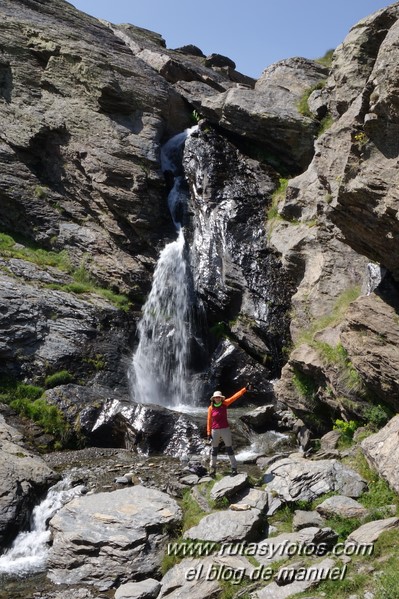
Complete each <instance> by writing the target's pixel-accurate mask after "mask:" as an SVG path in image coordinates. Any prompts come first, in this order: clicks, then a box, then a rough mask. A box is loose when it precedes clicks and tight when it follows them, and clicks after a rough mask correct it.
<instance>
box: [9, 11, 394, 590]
mask: <svg viewBox="0 0 399 599" xmlns="http://www.w3.org/2000/svg"><path fill="white" fill-rule="evenodd" d="M0 17H1V19H0V49H1V53H0V172H1V175H0V332H1V335H0V338H1V341H0V376H1V378H0V385H1V388H0V399H1V401H2V402H4V404H5V403H8V404H10V402H12V409H10V408H9V407H6V406H5V405H4V404H1V412H2V413H4V414H5V416H6V418H7V419H8V420H9V421H12V422H13V423H14V424H15V425H16V426H18V427H20V426H21V422H20V420H18V418H17V415H16V412H15V411H13V410H17V411H18V412H19V413H22V414H23V416H24V417H26V416H29V417H31V418H34V419H36V420H39V422H40V426H41V427H42V428H43V427H44V430H45V433H46V434H43V430H42V428H39V429H38V428H36V427H35V426H33V425H31V424H29V426H28V427H25V433H29V435H30V439H29V440H30V443H31V444H32V443H33V445H34V446H35V447H36V448H38V447H39V448H40V449H41V451H43V450H45V448H46V446H47V448H49V447H54V444H55V442H56V441H55V438H57V443H58V444H60V443H61V444H64V446H65V445H68V444H69V445H71V444H73V445H74V446H75V447H76V446H79V444H81V445H85V444H86V445H87V444H88V445H94V446H99V447H118V448H125V449H126V448H129V449H130V448H134V449H135V451H136V452H138V453H141V452H145V453H148V452H149V453H151V452H155V453H159V452H164V453H166V454H169V455H176V454H177V453H179V452H181V451H182V441H181V440H182V439H183V444H184V445H185V449H186V450H187V451H190V452H193V453H194V452H195V453H201V452H204V451H205V449H204V440H203V436H204V418H203V417H201V416H200V417H199V418H198V419H197V420H195V419H192V418H188V417H186V416H181V415H179V414H176V413H172V412H170V411H168V410H166V409H161V408H157V407H146V406H140V405H136V404H134V403H133V402H132V399H133V400H134V386H133V388H132V387H130V388H129V380H128V376H127V373H128V370H129V364H130V361H131V356H132V352H133V351H134V348H135V346H136V343H137V323H138V320H139V318H140V315H141V308H142V307H143V304H144V301H145V298H146V297H147V295H148V292H149V290H150V288H151V281H152V275H153V272H154V268H155V265H156V261H157V258H158V255H159V252H160V251H161V250H162V248H163V247H164V246H165V244H166V243H167V242H169V241H171V240H173V239H174V238H175V235H176V233H175V230H174V226H173V222H172V219H171V217H170V214H169V211H168V207H167V196H168V192H169V191H170V186H171V177H170V173H169V172H163V168H162V164H161V147H162V145H163V143H165V142H166V141H167V140H168V139H170V138H171V137H172V136H173V135H174V134H177V133H179V132H181V131H182V130H184V129H185V128H187V127H189V126H190V125H192V124H193V122H198V125H199V126H198V129H197V130H196V131H195V133H193V134H192V135H191V136H190V137H189V138H188V140H187V141H186V144H185V148H184V152H183V153H182V156H181V159H182V173H183V174H184V176H185V180H186V184H187V188H188V191H189V201H188V206H187V209H186V212H185V222H184V228H185V234H186V236H187V244H186V245H187V247H186V253H187V256H188V263H189V265H190V269H191V272H190V276H191V279H192V290H191V291H192V292H193V295H192V306H191V307H192V312H193V315H194V323H193V327H192V330H191V331H190V334H191V337H190V340H189V345H190V347H191V348H192V352H191V358H190V369H191V371H192V373H193V375H195V381H196V387H195V388H196V389H197V390H198V397H197V398H196V399H198V401H199V403H200V404H201V403H202V404H204V403H206V401H207V398H208V395H209V392H210V391H211V390H213V389H214V388H215V387H221V388H222V389H223V391H224V392H225V393H226V395H227V394H229V393H230V392H234V391H235V390H236V389H237V388H239V387H240V386H242V385H243V384H245V382H246V381H247V380H251V381H252V382H253V383H254V385H255V387H256V393H254V394H253V395H252V396H251V398H250V399H251V401H252V402H253V403H256V404H258V405H259V406H260V407H264V404H268V405H267V406H266V408H267V411H266V412H265V413H267V414H268V415H270V414H271V415H272V420H273V423H277V424H276V426H277V427H280V428H281V429H282V430H286V428H287V427H288V428H290V429H291V430H293V431H294V432H295V433H298V436H299V440H300V441H301V444H302V447H303V448H305V449H308V448H309V446H310V445H311V437H312V435H313V437H318V436H320V435H321V434H322V433H324V432H326V431H328V430H330V429H331V428H332V426H333V424H334V422H335V421H336V420H337V419H340V420H344V421H350V420H356V421H357V422H358V423H362V424H367V423H369V425H370V426H373V427H374V428H375V427H379V426H381V425H382V424H384V423H385V422H386V421H387V419H388V418H389V417H390V416H391V415H392V413H393V412H394V411H395V410H396V409H397V406H398V405H399V396H398V391H399V363H398V357H397V355H398V340H399V317H398V312H399V304H398V299H397V298H398V285H399V278H398V277H399V273H398V266H397V264H398V260H397V258H398V256H397V251H398V250H397V248H398V243H397V237H398V232H397V221H398V199H397V193H396V180H397V156H398V143H397V129H398V115H397V100H396V98H397V88H398V85H399V76H398V73H397V63H398V61H397V46H398V43H397V41H398V35H399V33H398V23H399V3H395V4H392V5H391V6H388V7H387V8H386V9H382V10H380V11H378V12H377V13H375V14H373V15H371V16H369V17H367V18H365V19H364V20H363V21H361V22H360V23H359V24H357V25H356V26H354V27H353V29H352V30H351V31H350V32H349V34H348V37H347V38H346V39H345V40H344V41H343V43H342V44H341V45H340V46H339V47H338V48H337V49H336V50H335V51H334V54H333V57H332V63H331V64H330V65H329V64H321V63H320V62H317V61H311V60H308V59H304V58H290V59H287V60H283V61H281V62H279V63H277V64H275V65H271V66H270V67H268V68H267V69H266V70H265V71H264V73H263V74H262V76H261V77H260V79H259V80H258V81H254V80H252V79H251V78H249V77H246V76H245V75H243V74H241V73H238V72H237V71H236V70H235V65H234V62H233V61H232V60H231V59H229V58H227V57H224V56H220V55H210V56H204V55H203V53H202V52H201V50H200V49H199V48H196V47H195V46H187V47H184V48H179V49H175V50H171V49H168V48H167V47H166V43H165V41H164V40H163V38H162V37H161V36H160V35H159V34H157V33H153V32H150V31H146V30H143V29H140V28H138V27H135V26H134V25H130V24H129V25H114V24H111V23H107V22H103V21H98V20H96V19H94V18H92V17H89V16H87V15H84V14H83V13H80V12H79V11H77V10H76V9H75V8H73V7H72V6H71V5H70V4H68V3H67V2H64V1H63V0H54V1H53V2H51V3H46V2H41V1H37V0H24V1H23V2H17V1H16V0H3V2H2V4H1V7H0ZM54 408H57V410H55V411H54ZM266 408H265V409H266ZM291 412H292V413H293V414H292V413H291ZM60 414H62V415H63V418H64V421H63V425H62V426H61V425H60ZM284 414H285V415H286V414H290V415H289V417H288V416H287V418H288V420H289V425H287V420H284V418H285V416H284V417H283V416H282V415H284ZM296 417H300V418H301V419H302V420H301V421H298V420H297V419H296ZM46 419H47V420H46ZM266 420H267V418H266ZM24 422H25V424H26V422H31V421H26V420H25V421H24ZM243 422H244V421H243ZM244 424H245V422H244ZM262 426H263V428H262ZM262 426H261V427H260V429H259V430H258V429H257V428H256V427H254V428H253V429H251V430H250V429H248V427H247V428H246V424H245V426H244V425H242V423H241V424H240V425H239V427H238V428H239V429H240V427H241V429H240V431H239V432H240V434H241V435H242V438H243V439H245V440H246V441H249V440H250V441H252V440H253V438H254V434H255V433H256V434H257V433H259V432H260V433H263V432H265V430H268V429H269V428H270V427H266V428H265V425H264V424H263V425H262ZM391 426H393V425H391ZM393 428H395V427H393ZM390 430H391V429H389V430H388V433H389V431H390ZM392 430H393V429H392ZM9 434H10V433H9V431H8V432H7V431H6V432H5V433H4V444H3V445H4V447H3V446H2V448H1V451H2V452H3V454H4V455H3V456H2V459H3V462H4V464H3V466H4V469H5V472H6V471H7V468H8V460H9V455H13V456H14V457H15V456H16V454H18V450H17V449H16V448H15V447H14V446H13V445H12V443H14V442H15V439H16V438H17V437H15V436H14V440H13V439H11V438H9ZM13 434H14V433H13ZM15 434H16V433H15ZM29 435H27V434H25V438H24V439H22V438H21V437H18V443H19V444H22V443H25V444H26V442H27V438H28V436H29ZM388 437H389V440H386V438H385V437H384V436H383V437H382V444H383V446H385V447H389V443H391V442H392V438H391V437H390V436H389V434H388ZM179 440H180V441H179ZM377 446H378V443H377V444H376V445H375V446H373V444H372V443H371V442H370V445H367V444H365V445H364V451H365V453H366V455H367V457H368V459H369V460H370V462H371V463H372V464H373V466H374V467H376V468H377V469H378V468H379V464H381V474H382V475H383V476H384V477H385V478H387V480H388V481H389V483H390V484H391V486H393V487H395V485H396V481H392V474H391V469H390V467H387V466H386V459H387V455H389V451H384V450H381V448H379V449H378V451H377V449H376V448H377ZM23 452H27V449H26V445H25V446H24V447H23ZM30 459H33V457H31V454H29V455H28V453H26V454H25V453H24V458H23V460H28V461H29V460H30ZM23 460H21V463H20V464H19V463H18V459H17V460H16V462H15V463H16V464H18V466H19V469H20V472H21V474H20V476H19V479H21V477H22V478H23V480H24V481H25V479H26V468H25V466H24V461H23ZM12 463H13V464H14V462H12ZM29 463H30V462H29ZM15 467H16V466H15ZM33 469H34V472H35V473H36V474H37V476H36V474H35V477H32V480H29V481H28V483H27V484H25V483H24V485H23V487H24V489H25V490H24V493H23V494H22V496H21V497H20V496H19V495H18V497H17V496H15V494H13V493H12V489H11V488H8V487H7V488H6V489H5V495H4V497H8V498H9V499H10V506H11V507H10V510H11V509H12V518H11V520H12V519H15V522H17V523H18V526H23V525H24V522H25V520H26V517H25V516H26V514H25V515H24V513H23V512H24V510H25V509H26V508H29V507H30V506H31V505H32V502H34V501H36V500H37V498H38V496H39V495H40V494H41V493H42V492H43V491H44V490H45V488H46V487H47V486H48V485H49V484H50V483H51V482H52V480H53V478H52V477H53V473H52V472H51V471H48V470H46V469H45V468H44V466H43V465H42V464H41V463H40V465H39V463H38V464H34V466H33ZM18 471H19V470H18ZM273 475H275V474H274V471H273ZM19 479H18V480H19ZM10 480H11V479H10ZM12 480H14V479H12ZM21 480H22V479H21ZM395 488H396V487H395ZM7 501H8V500H7ZM5 509H6V508H5ZM123 509H124V508H123ZM3 511H4V510H3ZM10 513H11V512H10ZM243 520H245V518H243ZM255 521H256V518H255ZM150 527H151V526H150ZM255 528H256V527H255ZM164 532H165V531H164V530H161V531H157V534H158V533H159V535H160V537H162V539H161V541H162V542H164V540H165V539H164V537H163V536H162V535H164ZM143 534H144V533H143ZM2 535H3V536H4V541H5V542H6V541H7V540H8V539H9V537H10V519H9V518H8V519H7V518H6V517H4V518H3V524H2ZM161 541H160V542H161ZM157 542H158V541H157ZM107 543H108V541H107ZM156 544H157V543H155V545H156ZM121 546H122V545H121ZM120 550H121V551H123V548H122V549H120ZM118 551H119V549H118ZM158 558H159V556H157V557H156V558H154V559H155V562H156V564H158V565H155V566H154V569H153V570H151V572H152V573H153V572H156V576H158V574H159V572H157V567H158V566H159V559H158ZM57 559H58V558H57ZM157 560H158V561H157ZM155 562H154V563H155ZM57 564H58V562H57ZM57 568H58V565H57ZM123 577H124V578H123V580H128V578H126V577H125V574H123ZM158 577H159V576H158ZM121 580H122V579H121ZM171 584H172V583H171ZM158 590H159V589H158ZM152 592H153V591H152ZM218 592H219V590H218V589H217V590H216V591H215V593H216V594H215V596H218V595H217V593H218Z"/></svg>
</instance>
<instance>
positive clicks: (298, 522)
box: [292, 510, 323, 531]
mask: <svg viewBox="0 0 399 599" xmlns="http://www.w3.org/2000/svg"><path fill="white" fill-rule="evenodd" d="M312 526H317V527H319V528H320V527H321V526H323V518H322V517H321V516H320V514H318V513H317V512H314V511H309V512H307V511H305V510H295V513H294V518H293V520H292V530H294V531H296V530H301V529H302V528H309V527H312Z"/></svg>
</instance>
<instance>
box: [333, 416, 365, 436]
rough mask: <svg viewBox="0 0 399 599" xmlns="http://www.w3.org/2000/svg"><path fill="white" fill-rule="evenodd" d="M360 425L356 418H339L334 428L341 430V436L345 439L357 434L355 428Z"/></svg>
mask: <svg viewBox="0 0 399 599" xmlns="http://www.w3.org/2000/svg"><path fill="white" fill-rule="evenodd" d="M359 426H360V424H359V422H357V421H356V420H348V421H345V420H339V419H337V420H336V421H335V424H334V426H333V429H334V430H336V431H339V432H340V433H341V436H342V437H344V439H347V440H352V439H353V435H354V434H355V430H356V429H357V428H359Z"/></svg>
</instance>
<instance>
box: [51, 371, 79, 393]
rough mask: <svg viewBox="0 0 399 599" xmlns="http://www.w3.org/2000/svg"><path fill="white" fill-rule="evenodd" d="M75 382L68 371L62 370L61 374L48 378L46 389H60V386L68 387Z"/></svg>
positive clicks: (56, 373) (57, 373)
mask: <svg viewBox="0 0 399 599" xmlns="http://www.w3.org/2000/svg"><path fill="white" fill-rule="evenodd" d="M72 380H73V376H72V374H71V373H70V372H68V371H67V370H60V371H59V372H55V373H54V374H50V375H49V376H46V378H45V380H44V384H45V386H46V389H53V387H58V385H66V384H67V383H70V382H71V381H72Z"/></svg>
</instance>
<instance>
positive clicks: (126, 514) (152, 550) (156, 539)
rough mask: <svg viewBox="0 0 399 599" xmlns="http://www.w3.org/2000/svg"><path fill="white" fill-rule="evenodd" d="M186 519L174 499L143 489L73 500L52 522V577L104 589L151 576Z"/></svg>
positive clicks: (56, 579) (55, 580) (66, 582)
mask: <svg viewBox="0 0 399 599" xmlns="http://www.w3.org/2000/svg"><path fill="white" fill-rule="evenodd" d="M181 517H182V515H181V511H180V508H179V506H178V504H177V503H176V501H175V500H174V499H172V498H170V497H169V496H168V495H166V494H165V493H162V492H161V491H157V490H155V489H149V488H145V487H142V486H141V485H138V486H135V487H129V488H125V489H122V490H118V491H113V492H111V493H98V494H93V495H86V496H84V497H79V498H78V499H74V500H72V501H71V502H70V503H68V504H67V505H66V506H64V507H63V508H62V509H61V510H60V511H59V512H58V513H57V514H56V516H54V518H52V520H51V521H50V529H51V532H52V536H53V544H52V546H51V548H50V552H49V558H48V567H49V577H50V578H51V580H52V581H53V582H55V583H57V584H78V583H82V584H90V585H94V586H95V587H97V588H100V589H108V588H110V587H112V586H114V585H115V584H116V582H118V583H123V582H129V581H132V580H135V579H139V578H143V576H147V577H151V576H153V575H154V574H157V573H158V572H159V566H160V563H161V560H162V555H163V548H164V545H165V543H166V541H167V538H168V530H170V529H171V527H175V526H177V525H178V524H179V523H180V521H181ZM110 547H112V550H110Z"/></svg>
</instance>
